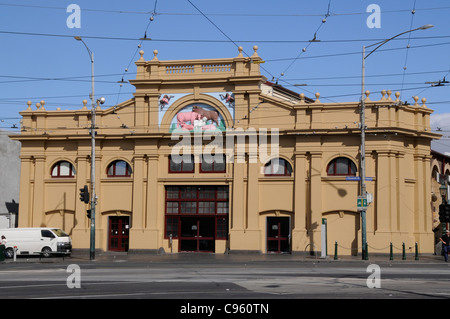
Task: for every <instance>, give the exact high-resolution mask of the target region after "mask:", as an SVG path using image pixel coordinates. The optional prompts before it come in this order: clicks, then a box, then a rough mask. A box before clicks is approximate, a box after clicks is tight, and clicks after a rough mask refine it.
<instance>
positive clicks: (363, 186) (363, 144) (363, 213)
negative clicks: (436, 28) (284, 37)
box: [359, 24, 433, 260]
mask: <svg viewBox="0 0 450 319" xmlns="http://www.w3.org/2000/svg"><path fill="white" fill-rule="evenodd" d="M432 27H433V25H432V24H426V25H423V26H421V27H419V28H416V29H412V30H408V31H405V32H402V33H399V34H397V35H395V36H393V37H392V38H389V39H386V40H383V41H381V42H377V43H375V44H372V45H369V46H363V49H362V80H361V112H360V116H361V146H360V161H361V162H360V165H361V169H360V172H359V174H360V179H361V182H360V196H361V198H362V199H367V190H366V114H365V112H366V108H365V104H364V93H365V72H366V59H367V58H368V57H369V56H370V55H371V54H372V53H373V52H375V51H376V50H377V49H378V48H379V47H381V46H382V45H384V44H386V43H387V42H389V41H391V40H393V39H395V38H397V37H399V36H401V35H403V34H405V33H409V32H413V31H417V30H426V29H429V28H432ZM375 45H377V47H376V48H375V49H373V50H372V51H371V52H369V54H367V55H366V48H370V47H373V46H375ZM366 210H367V207H365V206H364V205H363V206H362V207H361V224H362V225H361V232H362V259H364V260H367V259H368V257H367V249H366V248H367V234H366V233H367V232H366Z"/></svg>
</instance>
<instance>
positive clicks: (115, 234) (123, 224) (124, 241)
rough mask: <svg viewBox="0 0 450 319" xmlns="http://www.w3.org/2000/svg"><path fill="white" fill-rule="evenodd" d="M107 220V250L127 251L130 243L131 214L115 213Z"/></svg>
mask: <svg viewBox="0 0 450 319" xmlns="http://www.w3.org/2000/svg"><path fill="white" fill-rule="evenodd" d="M107 218H108V239H107V240H108V250H109V251H123V252H126V251H128V248H129V242H130V227H131V214H130V213H126V212H116V213H115V214H111V215H109V216H107Z"/></svg>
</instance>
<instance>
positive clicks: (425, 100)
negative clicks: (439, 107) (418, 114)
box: [422, 98, 427, 107]
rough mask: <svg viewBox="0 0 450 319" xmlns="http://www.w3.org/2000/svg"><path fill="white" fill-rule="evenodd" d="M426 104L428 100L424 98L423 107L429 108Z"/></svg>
mask: <svg viewBox="0 0 450 319" xmlns="http://www.w3.org/2000/svg"><path fill="white" fill-rule="evenodd" d="M426 102H427V99H426V98H422V107H427V106H426V105H425V103H426Z"/></svg>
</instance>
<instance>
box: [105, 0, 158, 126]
mask: <svg viewBox="0 0 450 319" xmlns="http://www.w3.org/2000/svg"><path fill="white" fill-rule="evenodd" d="M157 4H158V0H155V4H154V6H153V12H152V13H151V16H150V18H149V21H148V23H147V26H146V28H145V31H144V36H143V37H142V38H140V39H139V40H140V42H139V44H138V45H137V46H136V49H135V51H134V53H133V56H132V57H131V59H130V60H129V62H128V64H127V66H126V68H125V70H124V72H123V73H122V78H121V80H120V81H118V83H120V85H119V92H118V93H117V99H116V104H115V105H114V111H115V110H116V107H117V105H118V104H119V99H120V95H121V92H122V86H123V85H122V84H123V83H126V82H127V81H124V77H125V74H127V73H128V69H129V68H130V65H131V63H133V61H134V60H135V58H136V54H137V53H138V51H139V49H140V48H141V47H142V43H143V42H144V41H145V40H147V32H148V29H149V27H150V24H151V23H152V22H153V20H154V18H155V15H156V5H157ZM148 39H150V38H148ZM116 116H117V119H118V120H119V121H120V122H121V127H123V128H128V127H129V126H128V125H126V124H125V123H124V122H123V121H122V119H121V118H120V116H119V114H116Z"/></svg>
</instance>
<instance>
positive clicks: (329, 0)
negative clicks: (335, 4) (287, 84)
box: [276, 0, 331, 83]
mask: <svg viewBox="0 0 450 319" xmlns="http://www.w3.org/2000/svg"><path fill="white" fill-rule="evenodd" d="M330 6H331V0H328V8H327V13H326V14H325V17H324V18H323V19H322V22H321V23H320V25H319V27H318V28H317V29H316V32H314V37H313V38H312V39H311V40H309V43H308V44H307V45H306V47H304V48H303V49H302V51H300V53H299V54H298V55H297V57H296V58H294V59H293V60H292V62H291V63H290V64H289V65H288V66H287V68H286V69H285V70H284V71H283V72H281V74H280V76H279V77H278V78H277V80H276V83H278V80H279V79H280V77H281V76H284V75H285V74H286V72H287V71H288V70H289V69H290V68H291V67H292V65H293V64H294V63H295V61H297V60H298V59H299V58H300V56H301V55H302V54H303V53H305V52H306V50H307V49H308V48H309V46H310V45H311V44H312V43H313V42H319V41H320V40H317V32H319V30H320V29H321V28H322V26H323V25H324V23H325V22H326V21H327V18H328V17H329V16H330Z"/></svg>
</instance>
